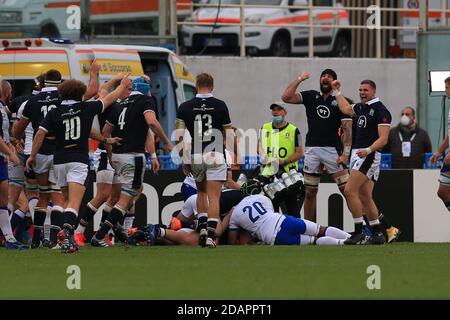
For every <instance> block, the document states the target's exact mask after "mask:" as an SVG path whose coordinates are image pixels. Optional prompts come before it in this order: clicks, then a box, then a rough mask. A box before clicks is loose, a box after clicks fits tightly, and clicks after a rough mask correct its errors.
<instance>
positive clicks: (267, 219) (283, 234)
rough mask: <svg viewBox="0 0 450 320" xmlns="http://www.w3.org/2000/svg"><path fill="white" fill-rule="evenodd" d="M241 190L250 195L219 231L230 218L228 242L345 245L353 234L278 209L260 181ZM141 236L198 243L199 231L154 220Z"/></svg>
mask: <svg viewBox="0 0 450 320" xmlns="http://www.w3.org/2000/svg"><path fill="white" fill-rule="evenodd" d="M241 190H242V191H243V192H244V195H248V194H250V195H248V196H247V197H245V198H244V199H243V200H242V201H240V202H239V204H238V205H237V206H236V207H235V208H234V209H232V213H231V215H230V214H228V215H226V216H225V217H224V219H223V220H222V223H221V227H220V232H218V234H219V236H220V235H222V234H223V232H224V230H225V228H226V226H227V225H228V221H229V228H228V244H252V243H255V240H256V241H258V240H259V241H262V242H263V243H265V244H269V245H308V244H317V245H343V244H344V241H345V239H347V238H349V237H350V234H348V233H347V232H344V231H342V230H340V229H338V228H334V227H322V226H320V225H318V224H316V223H314V222H311V221H307V220H302V219H298V218H294V217H290V216H285V215H281V214H279V213H277V212H275V210H274V208H273V205H272V201H271V200H270V199H269V198H267V197H266V196H263V195H260V194H257V193H260V192H261V185H260V184H259V183H258V182H255V183H254V184H252V185H250V184H247V186H246V188H245V190H244V189H241ZM191 230H192V231H191ZM242 231H247V232H248V233H247V232H242ZM249 234H250V235H251V236H252V237H249ZM137 237H139V241H147V242H148V243H149V244H151V245H152V244H154V243H156V241H157V240H158V239H166V240H170V241H172V242H174V243H177V244H187V245H196V244H197V242H196V241H197V240H198V237H199V235H198V232H195V231H194V230H193V229H186V228H182V229H180V230H178V231H174V230H170V229H164V228H162V227H159V226H156V225H151V224H150V225H147V227H145V228H144V229H143V230H140V232H139V234H137V235H136V236H134V238H135V239H136V238H137ZM131 238H133V236H132V237H131Z"/></svg>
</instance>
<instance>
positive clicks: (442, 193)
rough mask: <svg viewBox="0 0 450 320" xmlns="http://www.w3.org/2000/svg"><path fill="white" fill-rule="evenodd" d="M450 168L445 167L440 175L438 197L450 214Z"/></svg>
mask: <svg viewBox="0 0 450 320" xmlns="http://www.w3.org/2000/svg"><path fill="white" fill-rule="evenodd" d="M448 169H450V168H448V167H444V168H442V170H441V173H440V175H439V189H438V191H437V195H438V197H439V198H440V199H441V200H442V202H443V203H444V205H445V207H446V208H447V210H448V211H449V212H450V170H448Z"/></svg>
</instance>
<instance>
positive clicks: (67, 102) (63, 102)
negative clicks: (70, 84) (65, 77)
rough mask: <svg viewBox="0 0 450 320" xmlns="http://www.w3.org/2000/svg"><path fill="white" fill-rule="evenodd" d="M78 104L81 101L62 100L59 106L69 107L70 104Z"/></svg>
mask: <svg viewBox="0 0 450 320" xmlns="http://www.w3.org/2000/svg"><path fill="white" fill-rule="evenodd" d="M80 102H81V101H76V100H63V101H61V105H65V106H70V105H72V104H75V103H80Z"/></svg>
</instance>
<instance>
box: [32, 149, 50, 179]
mask: <svg viewBox="0 0 450 320" xmlns="http://www.w3.org/2000/svg"><path fill="white" fill-rule="evenodd" d="M52 166H53V155H52V154H40V153H38V154H37V155H36V161H35V165H34V167H33V171H34V172H35V173H36V174H42V173H46V172H49V171H50V169H51V168H52Z"/></svg>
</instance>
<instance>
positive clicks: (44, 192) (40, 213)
mask: <svg viewBox="0 0 450 320" xmlns="http://www.w3.org/2000/svg"><path fill="white" fill-rule="evenodd" d="M36 182H37V184H38V188H39V200H38V202H37V203H36V207H35V208H34V219H33V226H34V233H33V244H32V247H35V248H36V247H39V246H40V244H41V235H42V232H43V228H44V222H45V218H46V216H47V205H48V202H49V200H50V181H48V171H47V172H42V173H37V172H36Z"/></svg>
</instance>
